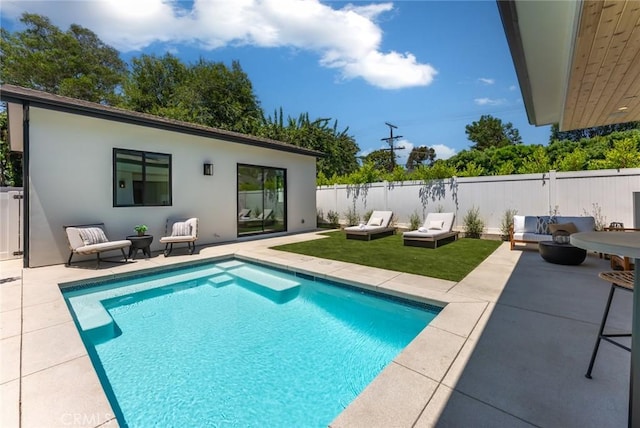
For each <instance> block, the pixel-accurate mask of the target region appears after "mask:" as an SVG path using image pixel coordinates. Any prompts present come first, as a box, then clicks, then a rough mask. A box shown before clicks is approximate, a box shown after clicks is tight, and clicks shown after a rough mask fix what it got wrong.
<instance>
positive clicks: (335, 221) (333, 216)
mask: <svg viewBox="0 0 640 428" xmlns="http://www.w3.org/2000/svg"><path fill="white" fill-rule="evenodd" d="M327 219H329V224H330V225H331V226H333V227H338V225H339V224H340V215H339V214H338V213H337V212H335V211H333V210H329V212H328V213H327Z"/></svg>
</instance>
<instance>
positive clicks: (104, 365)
mask: <svg viewBox="0 0 640 428" xmlns="http://www.w3.org/2000/svg"><path fill="white" fill-rule="evenodd" d="M64 296H65V299H66V300H67V302H68V305H69V307H70V309H71V310H72V313H73V314H74V318H75V320H76V323H77V325H78V328H79V330H80V332H81V335H82V337H83V340H84V342H85V345H86V346H87V349H88V351H89V354H90V356H91V358H92V361H93V364H94V366H95V367H96V371H97V372H98V375H99V377H100V380H101V382H102V384H103V387H104V388H105V391H106V393H107V396H108V397H109V400H110V402H111V404H112V406H113V408H114V411H115V412H116V416H117V417H118V421H119V423H120V424H121V425H123V426H124V425H128V426H134V427H137V426H148V425H149V424H154V425H158V426H197V425H202V424H203V423H205V422H206V424H209V425H212V426H327V425H328V424H329V423H330V422H331V421H332V420H333V419H334V418H335V417H336V416H337V415H338V414H339V413H340V412H341V411H342V410H343V409H344V408H345V407H346V406H347V405H348V404H349V403H350V402H351V401H352V400H353V399H354V398H355V397H356V396H357V395H358V394H359V393H360V392H361V391H362V390H363V389H364V388H365V387H366V385H367V384H368V383H369V382H371V381H372V380H373V378H374V377H375V376H376V375H377V374H378V373H380V371H381V370H382V369H383V368H384V367H385V366H386V365H387V364H388V363H389V362H390V361H391V360H393V358H394V357H395V356H396V355H397V354H398V353H399V352H400V351H401V350H402V349H403V348H404V347H406V346H407V345H408V344H409V342H410V341H411V340H412V339H413V338H414V337H415V336H417V335H418V333H420V331H422V329H424V327H425V326H426V325H427V324H428V323H429V322H430V321H431V320H432V319H433V318H434V317H435V316H436V315H437V313H438V309H439V308H436V307H432V306H429V305H421V304H417V303H410V302H407V301H402V300H399V299H390V298H381V296H380V295H373V294H371V293H369V292H364V291H362V290H359V289H356V288H353V287H349V286H346V285H343V284H338V283H333V282H329V281H323V280H321V279H318V278H314V277H311V276H308V275H302V274H291V273H288V272H285V271H280V270H277V269H272V268H267V267H265V266H261V265H257V264H253V263H250V262H245V261H241V260H237V259H228V260H224V261H218V262H209V263H204V264H203V263H200V264H198V265H195V266H191V267H187V268H180V269H172V270H170V271H166V272H162V273H154V274H150V275H145V276H138V277H135V278H127V279H122V280H118V281H109V282H104V283H100V284H95V283H94V284H84V285H83V286H81V287H74V289H68V290H64Z"/></svg>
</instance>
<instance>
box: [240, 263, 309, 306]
mask: <svg viewBox="0 0 640 428" xmlns="http://www.w3.org/2000/svg"><path fill="white" fill-rule="evenodd" d="M228 272H229V273H230V274H232V275H233V276H235V277H236V278H239V279H240V281H238V283H239V284H240V285H242V286H244V287H245V288H247V289H249V290H251V291H253V292H255V293H257V294H260V295H261V296H263V297H266V298H267V299H269V300H271V301H273V302H275V303H286V302H288V301H290V300H292V299H295V298H296V296H297V295H298V292H299V291H300V283H299V282H297V281H292V280H290V279H286V278H281V277H279V276H276V275H273V274H270V273H267V272H264V271H262V270H260V269H258V268H254V267H250V266H246V265H245V266H241V267H238V268H236V269H231V270H229V271H228Z"/></svg>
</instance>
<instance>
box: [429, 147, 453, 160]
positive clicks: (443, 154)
mask: <svg viewBox="0 0 640 428" xmlns="http://www.w3.org/2000/svg"><path fill="white" fill-rule="evenodd" d="M431 148H432V149H433V150H435V151H436V160H438V159H442V160H445V159H449V158H450V157H451V156H453V155H455V154H456V149H452V148H451V147H448V146H445V145H444V144H434V145H433V146H431Z"/></svg>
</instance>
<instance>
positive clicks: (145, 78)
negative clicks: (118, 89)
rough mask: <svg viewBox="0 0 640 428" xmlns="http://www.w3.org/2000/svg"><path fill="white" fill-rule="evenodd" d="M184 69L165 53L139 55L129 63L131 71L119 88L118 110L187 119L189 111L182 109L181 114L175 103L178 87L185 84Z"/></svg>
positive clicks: (185, 71)
mask: <svg viewBox="0 0 640 428" xmlns="http://www.w3.org/2000/svg"><path fill="white" fill-rule="evenodd" d="M187 77H188V71H187V67H186V66H185V65H184V64H183V63H182V61H180V59H179V58H177V57H175V56H174V55H172V54H170V53H167V54H166V55H165V56H163V57H161V58H158V57H156V56H155V55H141V56H140V57H138V58H133V59H132V60H131V71H130V73H129V76H128V78H127V81H126V82H125V84H124V87H123V97H122V107H125V108H127V109H130V110H134V111H139V112H143V113H149V114H155V115H158V116H163V117H170V118H173V119H178V120H188V119H189V117H188V116H189V113H188V112H189V109H188V107H187V106H183V107H184V108H183V109H182V111H181V113H178V108H179V107H180V104H179V101H178V100H177V94H178V93H179V91H180V88H181V87H182V86H184V85H186V84H187Z"/></svg>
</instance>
